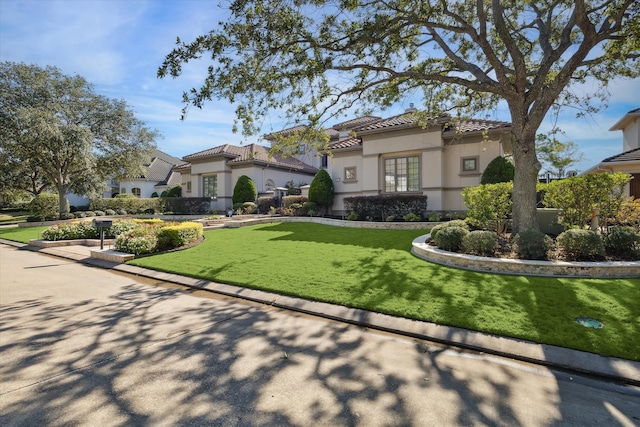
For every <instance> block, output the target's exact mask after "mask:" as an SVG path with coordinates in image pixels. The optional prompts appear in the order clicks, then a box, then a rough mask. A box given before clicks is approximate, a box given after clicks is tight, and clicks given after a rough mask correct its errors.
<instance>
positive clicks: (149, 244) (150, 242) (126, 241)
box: [114, 227, 158, 255]
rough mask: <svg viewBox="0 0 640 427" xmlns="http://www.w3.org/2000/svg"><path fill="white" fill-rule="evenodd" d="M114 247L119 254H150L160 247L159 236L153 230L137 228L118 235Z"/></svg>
mask: <svg viewBox="0 0 640 427" xmlns="http://www.w3.org/2000/svg"><path fill="white" fill-rule="evenodd" d="M114 247H115V249H116V250H117V251H119V252H126V253H130V254H134V255H141V254H150V253H153V252H155V251H156V248H157V247H158V236H157V234H156V232H155V231H154V230H153V229H151V228H146V227H136V228H135V229H133V230H130V231H128V232H126V233H122V234H120V235H118V237H116V241H115V244H114Z"/></svg>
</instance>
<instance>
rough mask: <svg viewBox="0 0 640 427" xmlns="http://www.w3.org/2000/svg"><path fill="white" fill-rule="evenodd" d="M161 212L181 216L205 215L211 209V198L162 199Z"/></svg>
mask: <svg viewBox="0 0 640 427" xmlns="http://www.w3.org/2000/svg"><path fill="white" fill-rule="evenodd" d="M149 200H160V203H159V208H160V211H161V212H173V213H174V214H181V215H204V214H206V213H207V212H209V209H211V198H210V197H161V198H160V199H149Z"/></svg>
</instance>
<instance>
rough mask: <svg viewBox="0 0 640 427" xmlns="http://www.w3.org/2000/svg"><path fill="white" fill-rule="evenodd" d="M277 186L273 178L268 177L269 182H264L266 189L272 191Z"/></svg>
mask: <svg viewBox="0 0 640 427" xmlns="http://www.w3.org/2000/svg"><path fill="white" fill-rule="evenodd" d="M275 186H276V184H275V182H273V180H272V179H268V180H267V182H266V183H265V184H264V191H271V190H273V189H274V187H275Z"/></svg>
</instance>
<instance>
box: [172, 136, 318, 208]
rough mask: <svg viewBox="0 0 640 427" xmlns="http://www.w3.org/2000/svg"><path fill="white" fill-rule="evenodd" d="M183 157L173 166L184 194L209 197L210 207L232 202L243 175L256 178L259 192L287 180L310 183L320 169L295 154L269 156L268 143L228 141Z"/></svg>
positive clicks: (223, 206)
mask: <svg viewBox="0 0 640 427" xmlns="http://www.w3.org/2000/svg"><path fill="white" fill-rule="evenodd" d="M182 160H183V163H182V164H180V165H178V166H176V167H175V168H173V170H174V172H179V173H180V174H181V175H182V197H210V198H211V209H214V210H218V211H225V210H227V209H228V208H230V207H231V206H232V205H233V203H232V196H233V189H234V187H235V185H236V182H237V181H238V178H240V177H241V176H242V175H246V176H248V177H249V178H251V179H252V180H253V182H254V183H255V184H256V187H257V188H258V193H271V194H273V193H272V192H273V191H274V190H276V189H277V188H278V187H285V185H286V184H287V183H288V182H292V181H293V183H294V184H296V185H298V184H301V183H304V184H307V183H310V182H311V180H312V179H313V177H314V175H315V174H316V172H317V171H318V169H317V168H315V167H313V166H311V165H308V164H306V163H304V162H301V161H300V160H298V159H295V158H293V157H282V156H279V155H273V156H270V155H269V151H268V149H267V148H266V147H263V146H261V145H257V144H250V145H246V146H235V145H230V144H225V145H221V146H218V147H214V148H210V149H208V150H204V151H200V152H197V153H194V154H189V155H187V156H185V157H183V159H182ZM185 162H186V163H185Z"/></svg>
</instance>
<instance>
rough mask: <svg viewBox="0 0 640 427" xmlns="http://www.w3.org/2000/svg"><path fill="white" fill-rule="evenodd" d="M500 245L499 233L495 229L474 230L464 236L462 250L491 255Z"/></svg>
mask: <svg viewBox="0 0 640 427" xmlns="http://www.w3.org/2000/svg"><path fill="white" fill-rule="evenodd" d="M497 246H498V234H497V233H495V232H493V231H486V230H474V231H472V232H470V233H469V234H466V235H465V236H464V237H463V238H462V251H463V252H464V253H466V254H471V255H479V256H490V255H493V254H494V253H495V251H496V247H497Z"/></svg>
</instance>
